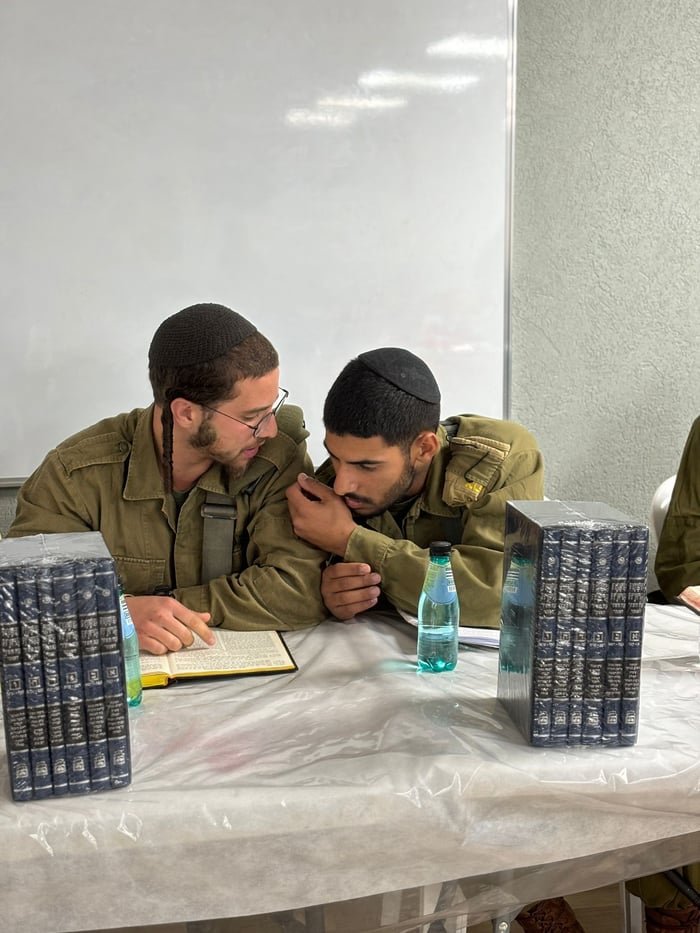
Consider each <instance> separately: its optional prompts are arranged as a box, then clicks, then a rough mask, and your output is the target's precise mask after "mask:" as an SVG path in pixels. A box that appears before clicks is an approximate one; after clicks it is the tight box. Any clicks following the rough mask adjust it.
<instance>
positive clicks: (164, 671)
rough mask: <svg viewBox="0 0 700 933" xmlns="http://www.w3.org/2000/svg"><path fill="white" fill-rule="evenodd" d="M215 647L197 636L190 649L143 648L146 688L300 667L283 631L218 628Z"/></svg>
mask: <svg viewBox="0 0 700 933" xmlns="http://www.w3.org/2000/svg"><path fill="white" fill-rule="evenodd" d="M212 632H213V633H214V635H215V636H216V644H215V645H212V646H211V647H210V646H209V645H207V644H205V642H203V641H202V639H201V638H199V637H198V636H197V635H195V641H194V644H193V645H190V647H189V648H183V649H182V650H181V651H169V652H168V653H167V654H161V655H155V654H146V652H144V651H142V652H141V654H140V660H141V682H142V683H143V686H144V687H164V686H166V685H167V684H169V683H170V682H171V681H173V680H190V679H192V678H195V677H233V676H236V675H240V674H280V673H283V672H285V671H295V670H296V669H297V666H296V664H295V662H294V659H293V658H292V656H291V654H290V653H289V649H288V648H287V646H286V644H285V642H284V639H283V638H282V636H281V635H280V633H279V632H234V631H231V630H230V629H222V628H214V629H212Z"/></svg>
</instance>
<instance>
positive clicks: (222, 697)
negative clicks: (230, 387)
mask: <svg viewBox="0 0 700 933" xmlns="http://www.w3.org/2000/svg"><path fill="white" fill-rule="evenodd" d="M285 638H286V640H287V643H288V645H289V647H290V650H291V652H292V654H293V655H294V657H295V659H296V661H297V664H298V666H299V670H298V671H297V672H294V673H289V674H281V675H274V676H263V677H242V678H235V679H230V680H225V681H209V682H200V683H198V684H189V685H187V686H184V685H175V686H170V687H167V688H165V689H161V690H149V691H146V693H145V695H144V700H143V703H142V705H141V706H140V707H138V708H136V709H135V710H133V711H132V718H131V733H132V761H133V781H132V784H131V786H130V787H129V788H125V789H124V790H119V791H111V792H110V793H108V794H91V795H87V796H85V797H81V798H80V799H69V798H54V799H49V800H46V801H31V802H28V803H24V804H14V803H12V802H11V801H10V796H9V783H8V778H7V768H6V763H5V765H4V766H2V767H0V779H1V781H2V786H1V787H0V798H1V799H2V802H1V803H0V821H1V825H2V830H3V838H4V840H5V844H4V846H3V847H2V851H1V852H0V896H2V899H3V904H4V913H5V924H6V926H7V928H8V929H15V928H16V929H23V930H24V931H25V933H44V931H45V930H47V929H52V930H81V929H83V930H84V929H95V928H99V927H114V926H129V925H136V924H138V923H144V922H147V923H152V924H156V923H167V922H173V921H176V920H180V921H182V920H196V919H198V918H206V917H226V916H239V915H251V914H259V913H262V912H274V911H287V910H292V909H294V908H298V907H301V906H304V905H312V904H326V903H331V902H334V901H339V900H346V899H351V898H361V897H370V896H373V895H377V894H380V893H382V892H391V891H401V890H404V889H408V888H412V887H424V886H429V885H439V884H440V882H443V881H445V880H449V879H463V883H462V884H461V885H458V891H457V894H456V900H455V902H454V905H453V907H454V906H455V905H457V904H459V903H460V900H459V899H460V898H461V899H462V901H463V902H464V910H465V911H466V912H471V916H472V917H474V916H477V915H493V914H495V913H498V912H499V910H502V909H505V910H511V909H515V908H516V907H517V906H518V904H522V903H525V902H526V901H529V900H532V899H534V898H537V897H540V896H541V897H544V896H551V895H554V894H558V893H565V892H571V891H572V890H585V889H588V888H592V887H596V886H598V885H602V884H609V883H611V881H614V880H618V879H619V878H622V877H632V876H634V875H639V874H645V873H648V872H650V871H653V870H655V869H656V868H660V867H671V866H672V865H674V864H679V863H681V862H683V861H688V860H691V858H692V857H693V856H695V857H696V858H697V857H700V704H699V703H698V696H699V695H700V691H699V690H698V686H699V683H700V669H699V667H698V623H697V619H696V617H695V616H693V615H692V613H690V611H689V610H685V609H681V608H675V607H661V606H650V607H649V608H648V612H647V620H646V632H645V641H644V652H645V657H644V663H643V672H642V697H641V726H640V730H639V738H638V742H637V744H636V745H635V746H633V747H610V748H601V747H573V748H533V747H530V746H529V745H527V744H526V742H525V740H524V739H523V738H522V736H521V735H520V733H519V732H518V730H517V728H516V727H515V725H514V724H513V723H512V721H511V720H510V718H509V717H508V715H507V713H506V712H505V710H504V708H503V707H502V706H501V705H500V703H499V702H498V700H497V699H496V678H497V664H498V654H497V652H496V651H493V650H489V649H467V650H462V651H460V657H459V663H458V665H457V669H456V670H455V671H453V672H447V673H444V674H418V673H417V672H416V645H415V630H414V629H413V628H412V627H411V626H409V625H408V624H406V623H404V622H402V621H398V620H392V621H389V620H388V619H387V618H386V617H374V618H373V617H362V618H361V619H359V620H357V621H355V622H353V623H338V622H332V621H329V622H325V623H323V624H322V625H320V626H317V627H316V628H314V629H310V630H305V631H301V632H293V633H289V634H287V635H285ZM460 909H461V908H460Z"/></svg>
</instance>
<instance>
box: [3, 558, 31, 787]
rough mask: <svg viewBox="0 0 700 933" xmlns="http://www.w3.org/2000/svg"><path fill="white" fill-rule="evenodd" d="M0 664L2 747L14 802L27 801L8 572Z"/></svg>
mask: <svg viewBox="0 0 700 933" xmlns="http://www.w3.org/2000/svg"><path fill="white" fill-rule="evenodd" d="M0 660H1V662H2V664H1V666H2V673H1V675H0V683H1V685H2V709H3V718H4V723H5V743H6V746H7V758H8V763H9V770H10V790H11V792H12V797H13V799H14V800H31V798H32V796H33V793H34V789H33V785H32V767H31V758H30V752H29V727H28V725H27V705H26V699H25V693H24V664H23V660H22V640H21V637H20V630H19V611H18V608H17V587H16V581H15V576H14V573H13V571H12V570H11V569H8V570H1V571H0Z"/></svg>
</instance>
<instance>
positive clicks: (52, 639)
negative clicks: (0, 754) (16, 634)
mask: <svg viewBox="0 0 700 933" xmlns="http://www.w3.org/2000/svg"><path fill="white" fill-rule="evenodd" d="M36 591H37V599H38V602H39V633H40V636H41V657H42V661H43V665H44V692H45V696H46V721H47V726H48V731H49V748H50V750H51V774H52V778H53V792H54V795H55V796H61V795H63V794H67V793H68V769H67V764H66V740H65V736H64V734H63V710H62V707H61V680H60V676H59V672H58V643H57V635H56V620H55V618H54V594H53V579H52V573H51V569H50V567H49V566H40V567H39V568H38V570H37V578H36Z"/></svg>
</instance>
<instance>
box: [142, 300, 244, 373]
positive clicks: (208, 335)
mask: <svg viewBox="0 0 700 933" xmlns="http://www.w3.org/2000/svg"><path fill="white" fill-rule="evenodd" d="M255 333H257V328H256V327H254V326H253V324H251V323H250V321H247V320H246V319H245V318H244V317H242V316H241V315H240V314H238V312H236V311H232V310H231V309H230V308H225V307H224V306H223V305H216V304H199V305H190V307H189V308H184V309H183V310H182V311H178V312H177V314H172V315H171V316H170V317H169V318H166V319H165V320H164V321H163V323H162V324H161V325H160V327H159V328H158V330H157V331H156V332H155V334H154V336H153V340H152V341H151V346H150V348H149V351H148V362H149V364H150V365H151V366H165V367H173V368H177V367H179V366H196V365H197V364H198V363H206V362H208V361H209V360H214V359H216V358H217V357H219V356H223V354H224V353H226V351H227V350H230V349H231V347H236V346H238V344H239V343H242V341H244V340H245V339H246V337H250V335H251V334H255Z"/></svg>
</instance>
